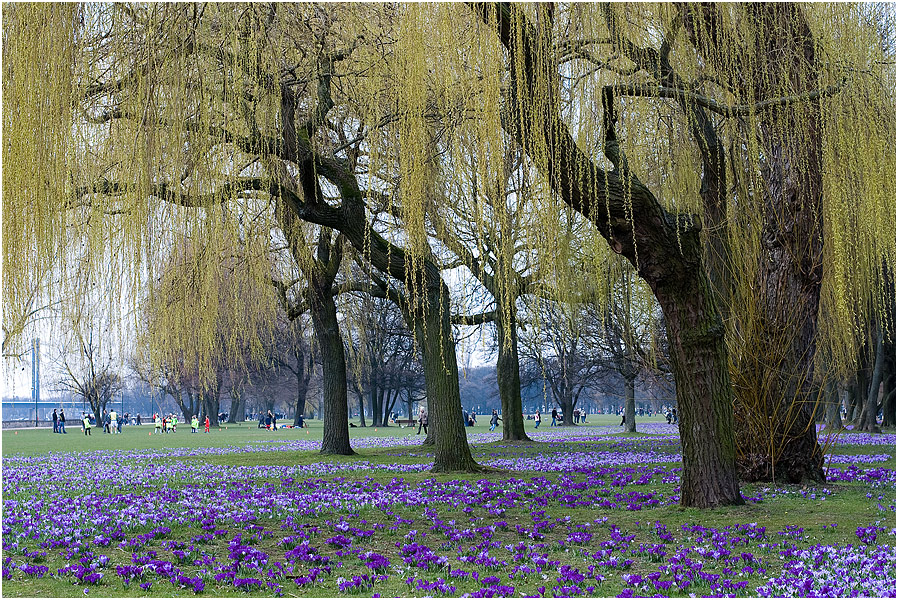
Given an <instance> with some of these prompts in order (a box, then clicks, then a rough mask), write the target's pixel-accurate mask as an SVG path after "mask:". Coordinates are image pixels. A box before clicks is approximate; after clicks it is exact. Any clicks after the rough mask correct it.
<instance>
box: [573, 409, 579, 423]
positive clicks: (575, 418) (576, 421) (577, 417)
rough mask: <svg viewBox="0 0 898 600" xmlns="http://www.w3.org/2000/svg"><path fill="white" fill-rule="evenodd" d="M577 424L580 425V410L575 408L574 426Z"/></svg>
mask: <svg viewBox="0 0 898 600" xmlns="http://www.w3.org/2000/svg"><path fill="white" fill-rule="evenodd" d="M579 423H580V409H579V408H575V409H574V424H579Z"/></svg>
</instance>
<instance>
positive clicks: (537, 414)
mask: <svg viewBox="0 0 898 600" xmlns="http://www.w3.org/2000/svg"><path fill="white" fill-rule="evenodd" d="M553 412H555V411H553ZM533 420H534V421H535V422H536V424H535V425H534V426H533V428H534V429H539V423H540V421H541V420H542V418H541V417H540V414H539V411H538V410H537V411H536V414H535V415H533ZM552 424H553V425H554V424H555V417H554V415H553V416H552Z"/></svg>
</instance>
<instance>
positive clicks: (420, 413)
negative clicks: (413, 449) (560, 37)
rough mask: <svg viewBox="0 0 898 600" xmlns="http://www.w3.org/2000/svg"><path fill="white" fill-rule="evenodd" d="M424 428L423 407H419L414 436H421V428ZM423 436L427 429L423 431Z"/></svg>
mask: <svg viewBox="0 0 898 600" xmlns="http://www.w3.org/2000/svg"><path fill="white" fill-rule="evenodd" d="M423 426H424V407H423V406H422V407H421V410H419V411H418V432H417V433H416V434H415V435H421V427H423ZM424 434H425V435H426V434H427V429H426V428H425V429H424Z"/></svg>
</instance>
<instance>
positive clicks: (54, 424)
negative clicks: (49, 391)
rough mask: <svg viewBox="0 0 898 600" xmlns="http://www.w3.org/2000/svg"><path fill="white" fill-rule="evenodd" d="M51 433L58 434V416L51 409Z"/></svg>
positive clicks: (54, 410)
mask: <svg viewBox="0 0 898 600" xmlns="http://www.w3.org/2000/svg"><path fill="white" fill-rule="evenodd" d="M53 433H59V415H57V414H56V409H55V408H54V409H53Z"/></svg>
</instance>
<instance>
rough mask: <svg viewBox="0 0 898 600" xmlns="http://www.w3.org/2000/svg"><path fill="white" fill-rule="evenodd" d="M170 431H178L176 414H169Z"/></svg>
mask: <svg viewBox="0 0 898 600" xmlns="http://www.w3.org/2000/svg"><path fill="white" fill-rule="evenodd" d="M171 432H172V433H178V415H172V416H171Z"/></svg>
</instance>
